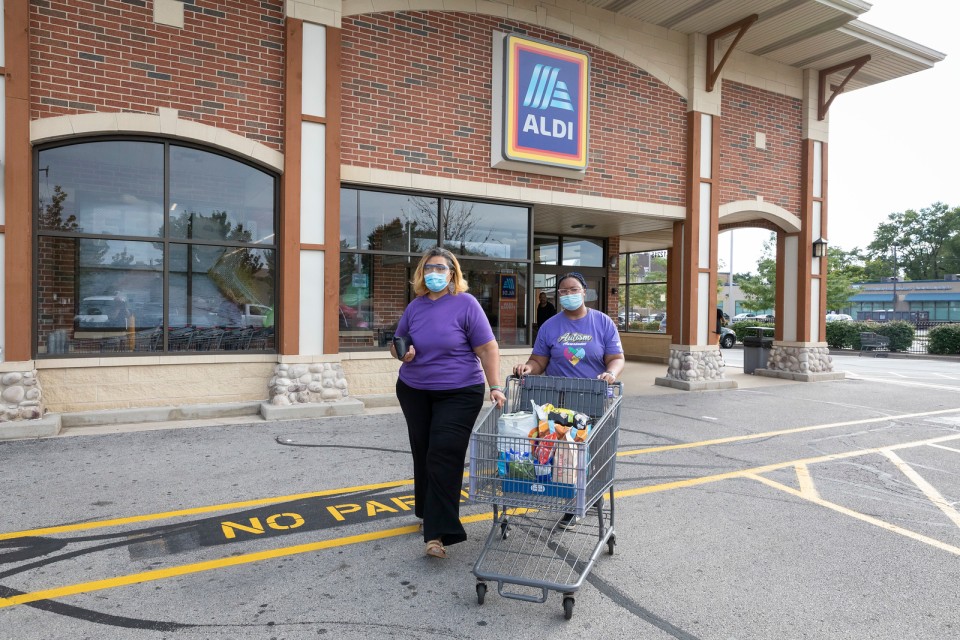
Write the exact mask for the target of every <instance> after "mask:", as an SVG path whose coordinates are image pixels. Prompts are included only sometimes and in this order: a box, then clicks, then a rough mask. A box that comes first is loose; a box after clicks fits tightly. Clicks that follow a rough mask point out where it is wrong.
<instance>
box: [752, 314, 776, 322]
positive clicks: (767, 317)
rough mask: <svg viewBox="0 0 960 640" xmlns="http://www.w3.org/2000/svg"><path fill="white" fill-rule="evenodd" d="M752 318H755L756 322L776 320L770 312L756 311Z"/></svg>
mask: <svg viewBox="0 0 960 640" xmlns="http://www.w3.org/2000/svg"><path fill="white" fill-rule="evenodd" d="M753 319H754V320H756V321H757V322H776V321H777V319H776V318H775V317H774V315H773V314H772V313H758V314H757V315H756V316H754V318H753Z"/></svg>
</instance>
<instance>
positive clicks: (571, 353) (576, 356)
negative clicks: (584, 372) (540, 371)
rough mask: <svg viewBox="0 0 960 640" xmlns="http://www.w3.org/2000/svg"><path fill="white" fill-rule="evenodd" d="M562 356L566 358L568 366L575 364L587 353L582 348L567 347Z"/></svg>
mask: <svg viewBox="0 0 960 640" xmlns="http://www.w3.org/2000/svg"><path fill="white" fill-rule="evenodd" d="M563 355H565V356H566V357H567V360H569V361H570V364H577V363H578V362H580V361H581V360H583V359H584V358H585V357H586V355H587V351H586V349H584V348H583V347H567V348H566V349H565V350H564V352H563Z"/></svg>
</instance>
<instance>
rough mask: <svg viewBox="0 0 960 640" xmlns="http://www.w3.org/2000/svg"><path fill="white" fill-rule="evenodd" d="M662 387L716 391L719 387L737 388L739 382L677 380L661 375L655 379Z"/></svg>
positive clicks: (655, 382)
mask: <svg viewBox="0 0 960 640" xmlns="http://www.w3.org/2000/svg"><path fill="white" fill-rule="evenodd" d="M654 384H656V385H657V386H660V387H670V388H672V389H680V390H681V391H715V390H717V389H736V388H737V383H736V382H735V381H733V380H726V379H721V380H701V381H691V380H677V379H676V378H667V377H660V378H656V379H655V380H654Z"/></svg>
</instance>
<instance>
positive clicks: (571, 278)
mask: <svg viewBox="0 0 960 640" xmlns="http://www.w3.org/2000/svg"><path fill="white" fill-rule="evenodd" d="M586 292H587V283H586V280H585V278H584V277H583V276H582V275H581V274H579V273H577V272H571V273H568V274H566V275H565V276H563V277H562V278H561V279H560V280H559V282H558V286H557V293H558V294H560V307H561V308H562V309H563V312H562V313H558V314H557V315H555V316H553V317H552V318H550V319H549V320H547V321H546V322H544V323H543V325H542V326H541V327H540V333H538V334H537V339H536V341H535V342H534V344H533V353H532V354H531V355H530V358H529V359H528V360H527V361H526V362H525V363H523V364H518V365H517V366H516V367H514V369H513V373H514V375H517V376H525V375H541V374H542V375H548V376H562V377H567V378H597V379H599V380H603V381H605V382H606V383H607V384H613V383H614V382H616V380H617V378H618V377H619V376H620V373H621V372H622V371H623V366H624V364H625V362H626V361H625V360H624V357H623V346H622V345H621V344H620V334H619V333H618V332H617V326H616V325H615V324H614V323H613V320H611V319H610V316H608V315H607V314H605V313H601V312H600V311H597V310H596V309H590V308H588V307H587V306H586V305H585V304H584V296H585V295H586ZM577 522H578V519H577V518H576V517H574V515H573V514H571V513H568V514H565V515H564V516H563V518H562V519H561V520H560V522H559V523H558V526H559V527H560V528H561V529H567V528H570V527H572V526H574V525H576V524H577Z"/></svg>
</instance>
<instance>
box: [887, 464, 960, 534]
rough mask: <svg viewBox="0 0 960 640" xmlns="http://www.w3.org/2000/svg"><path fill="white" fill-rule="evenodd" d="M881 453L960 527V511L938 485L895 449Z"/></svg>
mask: <svg viewBox="0 0 960 640" xmlns="http://www.w3.org/2000/svg"><path fill="white" fill-rule="evenodd" d="M880 453H882V454H883V455H885V456H887V458H889V459H890V461H891V462H892V463H893V464H895V465H896V466H897V469H899V470H900V472H901V473H902V474H903V475H905V476H907V477H908V478H910V481H911V482H912V483H913V484H915V485H917V488H918V489H920V491H922V492H923V495H925V496H927V498H929V499H930V502H932V503H933V504H935V505H937V508H938V509H940V511H943V512H944V513H945V514H946V516H947V517H948V518H950V521H951V522H953V524H955V525H957V526H958V527H960V513H957V510H956V509H954V508H953V506H952V505H951V504H950V503H949V502H948V501H947V499H946V498H944V497H943V495H942V494H941V493H940V492H939V491H937V489H936V487H934V486H933V485H932V484H930V483H929V482H927V481H926V480H925V479H924V478H923V476H921V475H920V474H919V473H917V472H916V470H915V469H914V468H913V467H911V466H910V465H908V464H907V463H906V462H904V461H903V458H901V457H900V456H898V455H897V454H895V453H894V452H893V451H890V450H889V449H883V450H881V451H880Z"/></svg>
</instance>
